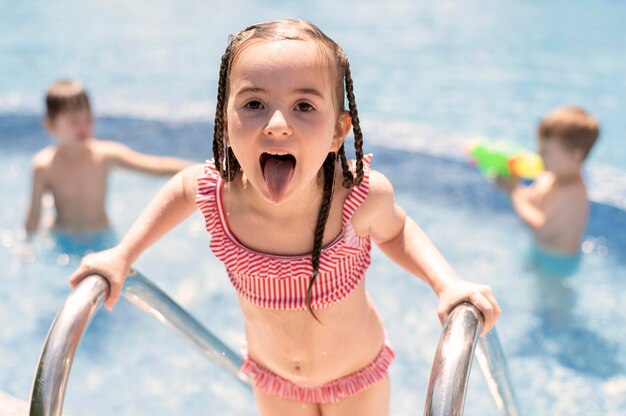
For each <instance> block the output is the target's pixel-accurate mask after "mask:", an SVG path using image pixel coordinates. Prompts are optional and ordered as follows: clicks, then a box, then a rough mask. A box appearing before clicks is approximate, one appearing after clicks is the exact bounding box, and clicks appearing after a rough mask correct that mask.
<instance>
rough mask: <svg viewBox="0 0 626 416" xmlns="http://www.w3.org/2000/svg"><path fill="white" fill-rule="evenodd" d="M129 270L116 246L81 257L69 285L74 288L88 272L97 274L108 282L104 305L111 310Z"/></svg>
mask: <svg viewBox="0 0 626 416" xmlns="http://www.w3.org/2000/svg"><path fill="white" fill-rule="evenodd" d="M129 271H130V265H129V264H128V263H127V262H126V261H125V256H123V255H122V253H120V252H119V250H118V249H117V247H113V248H111V249H109V250H104V251H100V252H98V253H92V254H89V255H87V256H85V257H83V259H82V261H81V262H80V266H79V267H78V269H77V270H76V271H75V272H74V273H72V275H71V276H70V279H69V280H70V286H72V288H75V287H76V286H77V285H78V283H80V281H81V280H83V279H84V278H85V277H87V276H89V275H90V274H98V275H100V276H102V277H104V278H105V279H106V280H107V282H108V283H109V294H108V295H107V298H106V299H105V301H104V306H105V307H106V308H107V309H108V310H112V309H113V306H114V305H115V303H117V300H118V299H119V297H120V293H121V291H122V286H123V285H124V281H125V280H126V276H128V272H129Z"/></svg>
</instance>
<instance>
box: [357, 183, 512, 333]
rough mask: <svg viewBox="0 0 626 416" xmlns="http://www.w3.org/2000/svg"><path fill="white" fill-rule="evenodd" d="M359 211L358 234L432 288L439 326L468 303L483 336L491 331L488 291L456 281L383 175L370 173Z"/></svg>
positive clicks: (493, 311) (496, 310) (492, 304)
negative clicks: (480, 316) (478, 319)
mask: <svg viewBox="0 0 626 416" xmlns="http://www.w3.org/2000/svg"><path fill="white" fill-rule="evenodd" d="M359 211H360V212H359V213H358V218H356V222H358V223H359V224H367V228H368V229H367V230H359V231H361V232H363V231H365V232H368V231H369V234H370V236H371V237H372V239H373V240H374V242H375V243H376V244H377V245H378V246H379V247H380V249H381V250H382V251H383V252H384V253H385V254H386V255H387V256H388V257H389V258H390V259H392V260H393V261H394V262H396V263H397V264H398V265H400V266H401V267H403V268H404V269H406V270H407V271H409V272H410V273H412V274H414V275H415V276H418V277H420V278H422V279H423V280H425V281H426V282H427V283H428V284H429V285H430V286H431V287H432V288H433V290H434V291H435V293H436V294H437V296H438V297H439V308H438V311H437V313H438V315H439V319H440V320H441V322H442V323H443V322H444V320H445V318H446V317H447V315H448V313H449V312H450V311H451V310H452V308H454V307H455V306H456V305H458V304H459V303H461V302H462V301H469V302H471V303H472V304H474V305H475V306H476V307H477V308H478V309H479V310H480V311H481V312H482V314H483V316H484V318H485V325H484V328H483V334H485V333H487V332H489V330H491V328H492V327H493V325H494V324H495V321H496V320H497V319H498V316H499V315H500V307H499V306H498V303H497V302H496V300H495V298H494V297H493V294H492V293H491V289H490V288H489V287H488V286H485V285H480V284H476V283H471V282H468V281H465V280H461V279H459V278H458V276H457V275H456V273H455V272H454V270H453V269H452V267H450V265H449V264H448V262H447V261H446V260H445V259H444V258H443V256H442V255H441V253H440V252H439V250H437V248H436V247H435V245H434V244H433V243H432V241H431V240H430V239H429V238H428V236H426V234H425V233H424V232H423V231H422V230H421V228H420V227H419V226H418V225H417V224H416V223H415V221H413V220H412V219H411V218H409V217H408V216H407V215H406V214H405V212H404V211H403V210H402V208H400V207H398V206H397V205H396V204H395V202H394V194H393V188H392V186H391V184H390V183H389V181H388V180H387V179H386V178H385V177H384V176H383V175H382V174H380V173H377V172H372V173H371V176H370V193H369V195H368V198H367V200H366V201H365V202H364V204H363V206H362V207H361V208H360V209H359ZM355 217H356V215H355ZM358 229H359V227H357V230H358Z"/></svg>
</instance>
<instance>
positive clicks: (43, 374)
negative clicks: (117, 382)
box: [30, 271, 250, 416]
mask: <svg viewBox="0 0 626 416" xmlns="http://www.w3.org/2000/svg"><path fill="white" fill-rule="evenodd" d="M108 290H109V285H108V283H107V281H106V280H105V279H104V278H103V277H102V276H99V275H90V276H87V277H86V278H85V279H83V280H82V281H81V282H80V283H79V284H78V285H77V286H76V288H75V289H74V290H73V291H72V292H71V293H70V295H69V296H68V297H67V299H66V300H65V303H64V304H63V306H61V309H60V310H59V312H58V314H57V316H56V318H55V319H54V322H53V323H52V326H51V327H50V331H49V333H48V336H47V337H46V341H45V343H44V346H43V350H42V352H41V357H40V358H39V363H38V365H37V372H36V374H35V380H34V382H33V388H32V391H31V398H30V416H61V412H62V409H63V399H64V398H65V389H66V386H67V381H68V377H69V373H70V369H71V366H72V362H73V360H74V354H75V353H76V349H77V348H78V344H79V342H80V339H81V337H82V335H83V333H84V332H85V330H86V329H87V327H88V326H89V322H90V321H91V318H92V317H93V316H94V315H95V313H96V312H97V310H98V308H99V307H100V306H101V304H102V302H103V300H104V298H105V296H106V294H107V293H108ZM122 293H123V295H124V296H125V297H126V299H128V300H129V301H130V302H132V303H133V304H135V305H136V306H138V307H139V308H141V309H143V310H144V311H146V312H148V313H149V314H150V315H152V316H154V317H155V318H156V319H158V320H159V321H160V322H161V323H163V324H165V325H166V326H168V327H170V328H171V329H173V330H174V331H176V332H177V333H178V334H179V335H181V336H182V337H183V338H185V339H187V340H188V341H189V342H191V343H192V344H193V345H195V346H196V347H197V348H198V349H200V350H201V351H202V352H203V353H204V354H206V355H207V356H209V357H210V358H211V359H212V360H213V361H214V362H216V363H217V364H219V365H221V366H222V367H223V368H225V369H226V370H227V371H228V372H229V373H231V374H233V375H234V376H235V377H236V378H237V380H239V381H240V382H241V383H243V384H244V385H246V386H248V387H249V386H250V384H249V380H248V378H247V376H246V375H245V374H243V373H241V372H240V371H239V368H240V367H241V364H242V358H241V356H239V355H238V354H237V353H235V352H234V351H233V350H232V349H230V348H229V347H228V346H227V345H226V344H224V343H223V342H222V341H221V340H220V339H219V338H218V337H216V336H215V335H214V334H212V333H211V332H210V331H209V330H208V329H206V328H205V327H204V326H202V324H200V322H198V320H196V319H195V318H194V317H193V316H191V315H190V314H189V313H188V312H186V311H185V310H184V309H183V308H181V307H180V306H179V305H178V304H177V303H176V302H174V301H173V300H172V299H171V298H170V297H169V296H168V295H166V294H165V293H164V292H163V291H162V290H161V289H159V288H158V287H157V286H156V285H155V284H154V283H152V282H151V281H150V280H148V279H147V278H146V277H144V276H143V275H142V274H140V273H138V272H136V271H131V273H130V274H129V276H128V278H127V279H126V283H125V285H124V288H123V289H122Z"/></svg>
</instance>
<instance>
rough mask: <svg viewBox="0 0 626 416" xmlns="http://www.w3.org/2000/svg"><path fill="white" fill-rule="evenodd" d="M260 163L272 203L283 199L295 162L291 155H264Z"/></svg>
mask: <svg viewBox="0 0 626 416" xmlns="http://www.w3.org/2000/svg"><path fill="white" fill-rule="evenodd" d="M263 156H264V157H262V161H261V168H262V169H263V177H264V178H265V183H266V184H267V189H268V190H269V192H270V197H271V198H272V200H274V202H277V203H278V202H280V201H281V200H282V199H283V196H284V194H285V191H286V190H287V185H289V181H290V180H291V177H292V176H293V172H294V169H295V167H296V160H295V159H294V157H293V156H291V155H284V156H282V155H281V156H278V155H268V154H264V155H263Z"/></svg>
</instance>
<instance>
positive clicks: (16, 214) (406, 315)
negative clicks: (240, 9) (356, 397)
mask: <svg viewBox="0 0 626 416" xmlns="http://www.w3.org/2000/svg"><path fill="white" fill-rule="evenodd" d="M0 130H1V131H3V132H7V131H8V132H10V133H11V137H12V138H13V140H12V141H11V142H10V144H9V143H7V142H4V141H3V142H2V145H1V147H0V175H2V177H1V179H0V193H1V194H2V195H3V201H5V202H4V203H3V204H2V205H1V207H0V241H1V243H2V246H3V247H2V249H1V250H0V264H3V265H6V266H5V267H3V269H2V271H0V282H1V284H0V322H1V323H2V331H1V332H0V390H2V391H5V392H8V393H10V394H12V395H14V396H17V397H20V398H23V399H26V398H27V397H28V393H29V391H30V384H31V382H32V377H33V374H34V369H35V363H36V360H37V358H38V355H39V353H40V349H41V346H42V342H43V339H44V337H45V335H46V332H47V330H48V327H49V325H50V323H51V321H52V319H53V317H54V315H55V313H56V311H57V310H58V308H59V306H60V304H61V303H62V301H63V300H64V298H65V296H66V295H67V293H68V291H69V287H68V285H67V277H68V275H69V274H70V273H71V271H72V270H74V268H75V267H76V262H75V261H76V260H75V259H73V258H71V257H68V256H66V255H65V254H64V253H62V252H60V251H58V250H57V249H55V248H54V247H53V246H51V245H50V244H51V243H50V241H51V240H50V239H48V238H46V236H42V237H40V238H38V239H37V240H36V243H35V254H36V258H35V259H33V258H29V257H28V256H26V257H24V256H22V255H21V254H20V253H21V249H20V242H19V240H20V235H19V234H20V232H19V228H20V224H21V220H22V216H23V212H24V208H25V205H26V200H27V193H28V182H29V172H28V160H29V156H30V154H32V153H33V152H34V151H35V150H36V149H37V148H38V147H39V146H40V145H41V144H43V143H45V142H46V140H47V139H46V137H45V136H44V134H43V132H42V131H41V129H40V127H39V124H38V120H37V118H34V117H31V118H28V117H4V118H0ZM211 131H212V129H211V125H210V124H208V123H207V124H203V123H199V122H194V123H186V122H178V123H171V122H165V123H164V122H156V121H142V120H132V119H103V120H101V121H100V123H99V131H98V133H99V135H101V136H107V137H112V138H115V139H122V138H128V140H126V141H127V142H128V143H129V144H131V145H132V146H133V147H135V148H137V149H139V150H148V149H152V150H153V151H155V152H169V153H172V154H175V155H178V156H181V157H188V158H191V159H193V160H198V158H199V157H200V158H201V156H198V155H205V154H208V145H207V144H208V141H207V140H208V139H207V137H208V135H209V134H210V132H211ZM367 150H368V151H372V152H373V153H374V161H373V164H374V167H375V168H376V169H378V170H380V171H382V172H383V173H385V174H386V175H388V176H389V177H390V179H391V180H392V182H393V183H394V186H395V188H396V192H397V199H398V202H399V203H400V204H401V205H402V206H403V207H404V208H405V209H406V210H407V211H408V212H409V214H410V215H411V216H412V217H413V218H415V219H416V220H417V221H418V223H420V224H421V226H422V227H423V228H424V229H425V230H426V231H427V233H428V234H429V235H430V237H431V238H432V239H433V240H434V241H435V242H436V244H437V245H438V246H439V247H440V249H441V250H442V251H443V253H444V254H445V256H446V257H447V258H448V259H449V261H450V262H451V263H452V264H453V266H454V267H455V268H456V269H457V271H458V272H459V273H460V274H461V275H462V276H465V277H466V278H471V279H474V280H478V281H482V282H485V283H487V284H489V285H491V286H492V287H493V289H494V292H495V294H496V296H497V297H498V300H499V302H500V304H501V305H502V308H503V311H504V312H503V315H502V318H501V321H500V322H499V324H498V331H499V335H500V338H501V341H502V344H503V347H504V350H505V353H506V355H507V358H508V362H509V368H510V373H511V377H512V379H513V384H514V387H515V389H516V393H517V396H518V399H519V402H520V405H521V407H522V410H523V412H524V413H523V414H528V415H576V414H580V415H619V414H621V413H622V411H623V409H625V408H626V346H625V344H626V330H625V328H624V324H623V323H624V322H625V320H626V310H625V309H624V308H623V307H622V305H621V300H622V299H625V298H626V297H625V296H626V280H624V278H623V277H624V276H625V275H626V241H625V238H626V237H625V236H626V232H625V231H626V212H624V211H622V210H620V209H617V208H613V207H611V206H608V205H602V204H594V205H593V207H592V220H591V223H590V226H589V229H588V232H587V234H588V238H587V240H586V241H585V246H584V247H585V251H586V252H587V253H586V254H585V255H584V256H583V262H582V265H581V268H580V270H579V272H578V273H577V274H576V275H574V276H573V277H571V278H569V279H567V280H559V279H540V278H538V277H537V276H535V275H534V274H533V273H532V272H530V271H528V270H527V269H526V266H525V265H524V253H525V251H526V249H527V247H528V243H529V238H528V235H527V233H526V231H525V230H524V228H523V227H522V226H521V224H519V222H518V221H517V220H516V218H515V217H514V216H513V214H512V213H511V210H510V207H509V206H508V202H507V200H506V199H505V198H504V197H502V195H500V194H499V193H497V192H496V191H495V190H494V189H493V188H492V187H491V186H490V185H489V184H488V183H486V182H485V180H484V179H483V178H482V177H481V176H480V175H479V174H478V173H477V172H476V171H475V170H474V169H473V168H472V167H470V166H468V165H467V164H466V163H464V162H462V161H458V160H453V159H446V158H441V157H435V156H432V155H427V154H424V153H411V152H401V151H397V150H393V149H388V148H382V147H377V146H368V148H367ZM162 183H163V180H162V179H158V178H150V177H143V176H139V175H133V174H129V173H125V172H115V173H114V175H113V177H112V181H111V189H110V198H109V201H108V205H109V212H110V213H111V217H112V221H113V223H114V224H115V230H116V231H117V232H118V233H119V234H121V233H123V231H124V230H125V229H127V228H128V227H129V226H130V224H131V222H132V221H133V219H134V218H135V217H136V215H137V214H138V213H139V212H140V210H141V209H142V208H143V206H144V204H145V203H146V202H147V201H148V200H149V199H150V198H151V197H152V196H153V194H154V193H155V192H156V190H157V189H158V188H159V186H160V185H161V184H162ZM7 195H10V196H11V197H10V198H5V197H4V196H7ZM172 247H176V250H172ZM137 267H138V268H139V269H140V270H141V271H142V272H143V273H144V274H145V275H146V276H148V277H149V278H150V279H152V280H154V281H155V282H156V283H157V284H158V285H159V286H160V287H162V288H163V289H164V290H165V291H166V292H167V293H169V294H170V295H171V296H173V298H174V299H175V300H176V301H178V302H179V303H181V304H182V305H183V306H184V307H185V308H187V309H188V310H190V311H191V312H192V313H193V314H194V315H195V316H197V317H198V318H199V319H200V321H201V322H203V323H205V324H206V325H207V326H208V327H209V328H210V329H211V330H213V331H215V332H216V333H218V334H220V335H221V336H222V337H223V338H224V340H225V341H226V342H227V343H228V344H229V345H230V346H231V347H232V348H234V349H235V350H237V349H238V347H239V344H240V341H241V339H242V336H243V327H242V320H241V316H240V312H239V308H238V304H237V301H236V298H235V294H234V291H233V289H232V287H231V286H230V283H229V281H228V279H227V277H226V275H225V272H224V270H223V266H222V265H221V264H220V263H219V262H218V261H217V260H216V259H215V258H214V257H213V256H212V255H211V254H210V251H209V248H208V236H207V235H206V232H205V231H204V224H203V220H202V218H201V217H200V215H198V214H197V213H196V214H194V215H193V216H192V217H191V218H190V219H189V220H187V221H186V222H184V223H183V224H182V225H181V226H179V227H178V228H177V229H175V230H174V231H173V232H172V233H171V234H169V235H167V236H166V237H165V238H164V239H163V240H161V241H160V242H158V243H157V244H156V245H155V246H154V247H152V248H150V249H149V250H148V251H147V252H146V253H145V254H144V255H143V256H142V257H141V258H140V260H139V261H138V263H137ZM367 286H368V291H369V292H370V293H371V295H372V297H373V299H374V301H375V303H376V304H377V306H378V308H379V310H380V312H381V315H382V316H383V318H384V319H385V322H386V328H387V331H388V333H389V337H390V340H391V342H392V344H393V345H394V348H395V349H396V352H397V355H398V358H397V360H396V361H395V363H394V364H393V365H392V367H391V377H392V408H391V410H392V411H391V414H392V415H409V414H415V413H419V412H421V411H422V409H423V405H424V399H425V393H426V387H427V383H428V377H429V373H430V368H431V365H432V358H433V355H434V352H435V348H436V342H437V339H438V336H439V334H440V326H439V323H438V321H437V317H436V314H435V308H436V299H435V297H434V295H433V294H432V292H431V291H430V289H429V288H428V287H427V286H426V285H425V284H423V283H421V282H419V281H418V280H417V279H416V278H414V277H411V276H409V275H407V274H406V273H405V272H403V271H401V270H400V269H399V268H398V267H396V266H395V265H393V264H392V263H391V262H390V261H389V260H387V259H386V258H385V257H384V256H383V255H382V254H381V253H380V251H378V250H376V249H375V250H374V255H373V265H372V267H371V269H370V270H369V273H368V277H367ZM76 357H77V358H76V361H75V363H74V367H73V369H72V374H71V376H70V382H69V389H68V393H67V397H66V406H65V409H66V412H67V413H68V414H81V415H83V414H85V415H91V414H94V415H102V414H128V415H144V414H145V415H168V414H180V413H181V412H182V411H183V409H184V412H185V414H189V415H195V414H198V415H200V414H206V412H207V409H211V410H212V411H213V412H214V413H218V414H232V415H253V414H255V407H254V403H253V400H252V397H251V395H249V393H247V392H246V391H245V390H244V389H243V388H241V387H240V386H239V385H238V384H237V383H236V382H235V381H233V380H231V379H230V377H229V376H228V375H227V374H225V373H224V372H222V371H221V370H220V369H219V368H218V367H217V366H215V365H214V364H212V363H211V362H209V361H208V360H207V359H206V358H204V356H202V355H201V354H199V353H197V352H196V351H195V350H193V349H192V348H191V347H189V346H188V345H187V344H186V343H185V342H183V341H181V340H179V339H178V338H177V337H174V336H172V335H171V333H170V332H169V331H168V330H167V329H165V328H164V327H162V326H160V325H159V324H158V323H157V322H156V321H154V320H153V319H152V318H150V317H148V316H146V315H144V314H143V313H142V312H140V311H138V310H136V309H135V308H134V307H133V306H131V305H129V304H127V303H126V302H124V301H122V302H121V303H120V304H119V305H118V307H117V308H116V309H115V310H114V312H113V313H106V312H104V311H102V312H101V313H100V314H98V315H97V316H96V318H95V319H94V321H93V322H92V324H91V327H90V330H89V332H88V333H87V335H86V336H85V338H84V339H83V342H82V344H81V347H80V349H79V351H78V353H77V356H76ZM466 412H467V413H466V414H481V415H495V414H496V413H495V408H494V405H493V403H492V401H491V398H490V396H489V394H488V392H487V389H486V387H485V384H484V382H483V380H482V377H481V376H480V373H479V371H478V369H477V368H475V369H474V371H473V374H472V377H471V381H470V386H469V389H468V393H467V401H466Z"/></svg>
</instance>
